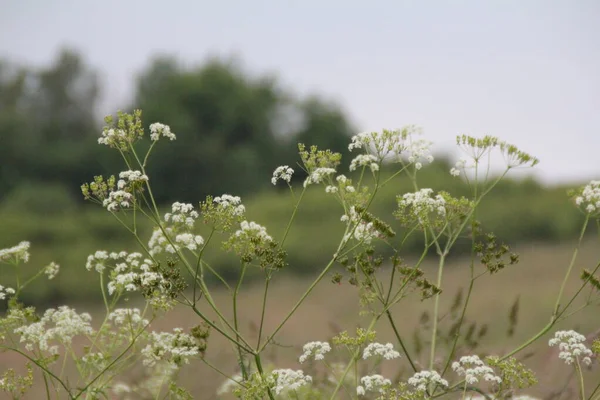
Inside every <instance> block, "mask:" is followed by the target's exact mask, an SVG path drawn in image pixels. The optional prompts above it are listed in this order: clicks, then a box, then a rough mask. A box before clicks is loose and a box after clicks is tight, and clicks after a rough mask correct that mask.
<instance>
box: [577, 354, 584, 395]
mask: <svg viewBox="0 0 600 400" xmlns="http://www.w3.org/2000/svg"><path fill="white" fill-rule="evenodd" d="M575 371H577V377H578V378H579V393H580V394H581V400H585V384H584V382H583V372H582V371H581V363H580V362H579V357H575Z"/></svg>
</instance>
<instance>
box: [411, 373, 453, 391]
mask: <svg viewBox="0 0 600 400" xmlns="http://www.w3.org/2000/svg"><path fill="white" fill-rule="evenodd" d="M408 384H409V385H412V386H414V387H415V388H416V389H417V391H423V392H424V391H426V390H427V388H428V387H429V385H436V386H442V387H448V381H447V380H445V379H442V377H441V376H440V374H439V373H437V372H436V371H421V372H417V373H416V374H414V375H413V376H412V378H410V379H409V380H408Z"/></svg>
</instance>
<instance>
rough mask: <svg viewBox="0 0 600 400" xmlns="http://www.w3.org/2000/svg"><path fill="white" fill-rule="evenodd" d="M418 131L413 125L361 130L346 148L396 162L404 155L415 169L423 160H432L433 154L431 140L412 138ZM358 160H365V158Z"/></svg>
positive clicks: (420, 165)
mask: <svg viewBox="0 0 600 400" xmlns="http://www.w3.org/2000/svg"><path fill="white" fill-rule="evenodd" d="M420 133H421V132H420V130H419V129H417V128H416V127H414V126H407V127H405V128H402V129H395V130H389V129H384V130H382V131H380V132H363V133H359V134H358V135H356V136H353V137H352V142H351V143H350V145H349V146H348V150H350V151H352V150H355V149H363V150H365V152H366V153H374V154H375V157H374V158H373V159H372V160H383V159H385V158H390V157H392V158H394V159H395V161H396V162H400V161H401V160H402V157H403V156H405V158H406V161H407V162H408V163H409V164H413V165H414V166H415V168H416V169H421V168H422V167H423V163H424V162H429V163H431V162H433V156H432V155H431V145H432V142H430V141H428V140H425V139H413V136H414V135H417V134H420ZM360 160H361V161H362V162H366V161H367V159H360ZM364 165H367V164H364ZM371 169H373V167H372V166H371Z"/></svg>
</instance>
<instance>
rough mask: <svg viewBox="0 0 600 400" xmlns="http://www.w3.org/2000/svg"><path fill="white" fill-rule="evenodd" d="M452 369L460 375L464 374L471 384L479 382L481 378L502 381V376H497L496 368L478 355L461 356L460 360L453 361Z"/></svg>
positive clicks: (488, 380)
mask: <svg viewBox="0 0 600 400" xmlns="http://www.w3.org/2000/svg"><path fill="white" fill-rule="evenodd" d="M452 369H453V370H454V372H456V373H457V374H458V375H461V376H462V375H464V376H465V381H466V382H467V383H468V384H470V385H473V384H475V383H478V382H479V380H480V379H481V378H483V379H484V380H485V381H487V382H496V383H502V378H500V377H499V376H496V375H495V373H494V370H493V369H492V368H491V367H488V366H487V365H485V363H484V362H483V361H481V359H480V358H479V357H478V356H476V355H473V356H464V357H461V358H460V360H459V361H458V362H454V363H452Z"/></svg>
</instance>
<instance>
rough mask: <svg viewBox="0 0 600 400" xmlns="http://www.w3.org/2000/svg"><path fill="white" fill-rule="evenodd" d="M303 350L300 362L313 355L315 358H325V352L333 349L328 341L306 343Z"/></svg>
mask: <svg viewBox="0 0 600 400" xmlns="http://www.w3.org/2000/svg"><path fill="white" fill-rule="evenodd" d="M302 351H303V352H304V353H303V354H302V355H301V356H300V360H299V361H300V363H303V362H305V361H306V360H307V359H308V358H309V357H311V356H313V358H314V360H323V359H324V358H325V354H326V353H329V352H330V351H331V346H330V345H329V343H327V342H308V343H306V344H305V345H304V347H303V348H302Z"/></svg>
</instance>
